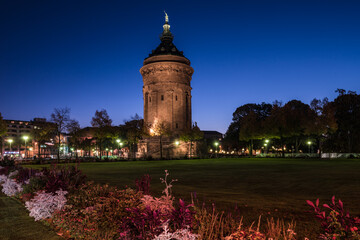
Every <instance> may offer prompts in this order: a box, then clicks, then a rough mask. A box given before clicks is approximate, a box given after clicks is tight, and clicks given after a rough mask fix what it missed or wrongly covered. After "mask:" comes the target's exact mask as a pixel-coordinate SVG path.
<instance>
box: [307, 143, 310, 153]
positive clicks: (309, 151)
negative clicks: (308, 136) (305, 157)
mask: <svg viewBox="0 0 360 240" xmlns="http://www.w3.org/2000/svg"><path fill="white" fill-rule="evenodd" d="M307 144H308V145H309V153H310V147H311V142H310V141H308V142H307Z"/></svg>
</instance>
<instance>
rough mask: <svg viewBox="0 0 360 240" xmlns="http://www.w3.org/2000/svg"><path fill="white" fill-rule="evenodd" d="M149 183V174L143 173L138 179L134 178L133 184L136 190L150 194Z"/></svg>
mask: <svg viewBox="0 0 360 240" xmlns="http://www.w3.org/2000/svg"><path fill="white" fill-rule="evenodd" d="M150 183H151V177H150V175H149V174H145V175H144V176H142V177H141V178H140V179H136V180H135V185H136V187H137V190H138V191H141V192H142V193H143V194H146V195H148V194H150Z"/></svg>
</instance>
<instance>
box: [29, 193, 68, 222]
mask: <svg viewBox="0 0 360 240" xmlns="http://www.w3.org/2000/svg"><path fill="white" fill-rule="evenodd" d="M66 194H67V192H66V191H62V190H58V191H56V194H53V193H46V192H44V191H40V192H38V193H36V195H35V197H34V198H33V199H32V200H30V201H27V202H26V203H25V206H26V208H27V209H28V210H29V212H30V214H29V215H30V216H31V217H34V218H35V221H38V220H42V219H46V218H49V217H51V215H52V214H53V213H54V212H55V211H56V210H61V209H62V208H63V207H64V205H65V203H66V197H65V195H66Z"/></svg>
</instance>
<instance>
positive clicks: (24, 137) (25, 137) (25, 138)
mask: <svg viewBox="0 0 360 240" xmlns="http://www.w3.org/2000/svg"><path fill="white" fill-rule="evenodd" d="M23 139H24V140H25V158H26V157H27V146H26V142H27V140H28V139H29V137H28V136H23Z"/></svg>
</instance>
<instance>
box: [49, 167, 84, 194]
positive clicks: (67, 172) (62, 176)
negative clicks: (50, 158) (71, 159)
mask: <svg viewBox="0 0 360 240" xmlns="http://www.w3.org/2000/svg"><path fill="white" fill-rule="evenodd" d="M42 173H43V176H42V178H43V179H44V181H45V182H46V185H45V191H46V192H48V193H55V192H56V191H57V190H59V189H62V190H64V191H73V190H75V189H77V188H78V187H79V186H81V185H82V184H83V183H84V182H85V179H86V176H85V175H84V174H82V172H81V170H79V169H78V168H77V167H75V166H63V167H59V166H55V165H53V166H51V167H50V168H44V169H43V170H42Z"/></svg>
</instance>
